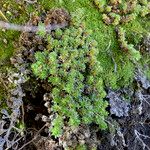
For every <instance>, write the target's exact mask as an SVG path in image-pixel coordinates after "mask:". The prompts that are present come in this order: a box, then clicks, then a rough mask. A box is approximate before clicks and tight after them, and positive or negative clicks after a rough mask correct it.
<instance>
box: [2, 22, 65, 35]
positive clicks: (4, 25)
mask: <svg viewBox="0 0 150 150" xmlns="http://www.w3.org/2000/svg"><path fill="white" fill-rule="evenodd" d="M67 25H68V24H67V23H63V24H57V25H56V24H52V25H47V26H45V31H47V32H48V31H51V30H56V29H58V28H65V27H66V26H67ZM0 28H2V29H9V30H16V31H24V32H37V31H39V27H38V26H30V25H25V26H23V25H17V24H13V23H7V22H4V21H0Z"/></svg>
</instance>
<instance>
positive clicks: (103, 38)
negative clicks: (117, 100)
mask: <svg viewBox="0 0 150 150" xmlns="http://www.w3.org/2000/svg"><path fill="white" fill-rule="evenodd" d="M56 7H61V8H66V9H67V10H68V11H69V12H74V11H76V10H77V9H78V8H82V9H83V10H84V12H85V18H84V20H85V23H86V27H87V28H88V29H91V30H92V31H93V32H92V36H93V38H94V39H95V40H96V41H97V42H98V48H99V61H100V62H101V64H102V66H103V69H104V73H103V74H102V77H103V79H104V81H105V85H106V86H111V87H112V88H119V87H123V86H127V85H129V84H130V83H131V82H132V78H133V75H134V64H133V63H132V62H131V61H130V60H129V58H128V56H127V55H126V54H125V53H124V52H123V51H122V50H121V49H120V47H119V44H118V41H117V36H116V32H115V27H114V26H113V25H109V26H107V25H106V24H105V23H103V21H102V14H101V13H100V12H99V11H98V9H97V8H96V7H95V6H94V5H93V2H92V0H75V1H74V2H73V1H72V0H38V2H37V4H36V3H35V4H28V3H26V2H23V1H18V2H16V0H1V2H0V9H1V11H2V12H3V13H4V15H5V16H6V17H7V19H8V21H9V22H11V23H17V24H25V23H26V22H27V21H28V19H29V16H30V13H32V12H34V13H40V11H41V12H42V10H46V11H48V10H49V9H51V8H56ZM121 26H122V27H123V28H124V29H125V31H126V38H127V41H128V42H129V43H131V44H134V45H135V46H136V45H137V44H138V43H139V42H140V41H141V39H142V37H143V35H144V34H146V33H147V32H150V20H149V19H148V18H146V17H145V18H137V19H136V20H134V21H131V22H130V23H128V24H126V25H121ZM19 35H20V32H17V31H10V30H7V31H2V30H0V65H1V66H5V65H9V58H10V57H11V56H12V55H13V52H14V51H15V49H16V48H17V42H18V39H19ZM4 39H6V40H4ZM115 66H116V71H115ZM4 68H5V67H4ZM148 74H149V73H148Z"/></svg>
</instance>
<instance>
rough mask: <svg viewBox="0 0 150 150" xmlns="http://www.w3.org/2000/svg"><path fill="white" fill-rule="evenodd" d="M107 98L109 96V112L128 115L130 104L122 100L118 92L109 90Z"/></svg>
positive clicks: (116, 114) (120, 115)
mask: <svg viewBox="0 0 150 150" xmlns="http://www.w3.org/2000/svg"><path fill="white" fill-rule="evenodd" d="M107 98H109V103H110V113H111V114H114V115H115V116H117V117H122V116H128V111H129V109H130V104H129V103H128V102H127V101H125V100H124V98H123V97H122V96H121V95H120V93H119V92H114V91H111V90H109V92H108V95H107Z"/></svg>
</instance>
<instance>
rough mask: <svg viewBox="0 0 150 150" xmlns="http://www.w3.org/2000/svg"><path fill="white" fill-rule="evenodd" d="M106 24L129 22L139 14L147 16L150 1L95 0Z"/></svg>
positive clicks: (149, 10)
mask: <svg viewBox="0 0 150 150" xmlns="http://www.w3.org/2000/svg"><path fill="white" fill-rule="evenodd" d="M93 2H94V4H95V5H96V6H97V8H98V9H99V11H100V12H102V13H103V21H104V22H105V23H106V24H108V25H109V24H113V25H118V24H124V23H128V22H130V21H132V20H134V19H136V18H137V17H138V16H141V17H145V16H146V15H148V14H149V13H150V2H148V1H147V0H146V1H142V0H132V1H131V0H127V1H125V0H110V1H106V0H93Z"/></svg>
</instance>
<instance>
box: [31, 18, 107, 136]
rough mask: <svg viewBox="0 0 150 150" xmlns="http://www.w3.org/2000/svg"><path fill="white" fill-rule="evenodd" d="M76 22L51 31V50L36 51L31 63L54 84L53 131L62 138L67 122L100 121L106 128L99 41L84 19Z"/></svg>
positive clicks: (34, 68) (36, 71)
mask: <svg viewBox="0 0 150 150" xmlns="http://www.w3.org/2000/svg"><path fill="white" fill-rule="evenodd" d="M77 20H78V21H76V20H75V21H74V20H73V22H72V25H71V26H70V27H69V28H68V29H63V30H62V29H57V30H56V31H52V33H51V34H47V41H48V45H47V49H46V50H44V51H42V52H36V54H35V60H36V61H35V62H34V63H33V64H32V65H31V68H32V70H33V73H34V74H35V75H36V76H37V77H38V78H40V79H41V80H46V81H47V82H48V83H49V84H50V85H51V87H52V89H51V91H50V94H51V97H52V104H53V105H52V106H51V110H52V112H53V113H54V114H56V117H55V118H54V120H53V121H52V128H51V132H52V134H53V135H54V136H56V137H58V136H60V135H61V134H62V131H63V126H64V124H65V125H66V124H67V125H68V126H71V127H77V126H79V125H80V124H90V123H92V122H94V123H96V124H98V125H99V126H100V128H101V129H106V127H107V125H106V123H105V117H106V116H107V111H106V110H105V108H106V107H107V105H108V104H107V102H105V101H104V100H103V98H104V97H105V95H106V94H105V91H104V89H103V80H102V79H101V77H100V76H101V73H102V71H103V69H102V67H101V65H100V62H99V61H98V60H97V55H98V49H97V42H96V41H95V40H93V39H92V38H91V36H90V32H91V31H88V30H86V29H85V25H84V24H82V23H81V19H80V20H79V19H77Z"/></svg>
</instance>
